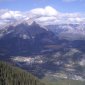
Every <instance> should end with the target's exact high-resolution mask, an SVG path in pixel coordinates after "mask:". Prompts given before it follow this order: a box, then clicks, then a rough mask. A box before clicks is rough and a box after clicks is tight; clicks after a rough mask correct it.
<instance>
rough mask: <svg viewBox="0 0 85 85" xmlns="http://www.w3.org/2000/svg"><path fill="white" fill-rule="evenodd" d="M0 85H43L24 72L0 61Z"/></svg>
mask: <svg viewBox="0 0 85 85" xmlns="http://www.w3.org/2000/svg"><path fill="white" fill-rule="evenodd" d="M0 85H45V84H43V83H41V82H40V80H38V79H37V78H36V77H34V76H33V75H31V74H30V73H28V72H25V71H24V70H21V69H19V68H16V67H13V66H12V65H9V64H7V63H5V62H2V61H0Z"/></svg>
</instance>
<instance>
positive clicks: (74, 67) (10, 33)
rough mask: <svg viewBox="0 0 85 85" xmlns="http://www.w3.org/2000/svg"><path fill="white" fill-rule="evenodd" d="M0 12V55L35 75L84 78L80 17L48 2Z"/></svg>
mask: <svg viewBox="0 0 85 85" xmlns="http://www.w3.org/2000/svg"><path fill="white" fill-rule="evenodd" d="M49 9H50V10H51V11H53V13H52V14H51V12H50V11H49ZM0 12H1V14H0V15H1V16H0V59H2V60H5V61H9V62H10V63H12V64H15V65H16V66H19V67H21V68H23V69H26V70H28V71H29V72H31V73H33V74H34V75H36V76H38V77H39V78H44V77H47V76H48V75H49V76H52V77H53V78H55V79H56V78H64V79H68V78H69V79H73V80H81V81H84V80H85V75H84V73H85V24H84V17H82V16H81V17H79V16H80V15H78V14H61V13H59V12H57V11H56V10H55V9H53V8H52V7H49V6H48V7H46V8H45V9H41V8H40V9H39V8H38V9H34V10H31V11H29V12H26V13H22V12H19V11H9V10H1V11H0ZM48 13H49V14H48ZM74 15H75V16H74ZM73 16H74V17H73ZM58 17H59V18H58ZM64 19H66V22H65V23H63V22H64V21H62V20H64ZM69 19H71V20H70V21H71V22H70V21H69ZM56 20H58V21H59V22H58V21H56ZM67 22H69V23H67ZM28 67H29V68H28Z"/></svg>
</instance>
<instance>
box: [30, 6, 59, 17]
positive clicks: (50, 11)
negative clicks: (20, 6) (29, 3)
mask: <svg viewBox="0 0 85 85" xmlns="http://www.w3.org/2000/svg"><path fill="white" fill-rule="evenodd" d="M30 12H31V13H33V14H36V15H45V16H46V15H47V16H56V15H57V14H58V11H57V10H56V9H54V8H52V7H51V6H46V7H45V8H36V9H33V10H31V11H30Z"/></svg>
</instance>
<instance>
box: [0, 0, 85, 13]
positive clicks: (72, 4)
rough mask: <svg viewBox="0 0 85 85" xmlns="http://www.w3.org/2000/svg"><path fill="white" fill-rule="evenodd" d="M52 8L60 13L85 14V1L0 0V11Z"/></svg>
mask: <svg viewBox="0 0 85 85" xmlns="http://www.w3.org/2000/svg"><path fill="white" fill-rule="evenodd" d="M45 6H52V7H53V8H55V9H56V10H58V11H60V12H81V13H85V0H0V9H11V10H19V11H29V10H31V9H34V8H40V7H45Z"/></svg>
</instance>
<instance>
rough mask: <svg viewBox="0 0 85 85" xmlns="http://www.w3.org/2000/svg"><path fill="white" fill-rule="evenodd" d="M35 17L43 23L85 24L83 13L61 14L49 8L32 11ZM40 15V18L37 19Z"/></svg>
mask: <svg viewBox="0 0 85 85" xmlns="http://www.w3.org/2000/svg"><path fill="white" fill-rule="evenodd" d="M30 12H31V14H32V15H35V20H36V21H38V22H41V23H43V24H44V23H49V22H50V23H52V24H53V23H82V22H85V14H82V13H61V12H59V11H57V10H56V9H54V8H52V7H50V6H47V7H45V8H36V9H33V10H31V11H30ZM37 15H38V17H36V16H37Z"/></svg>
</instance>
